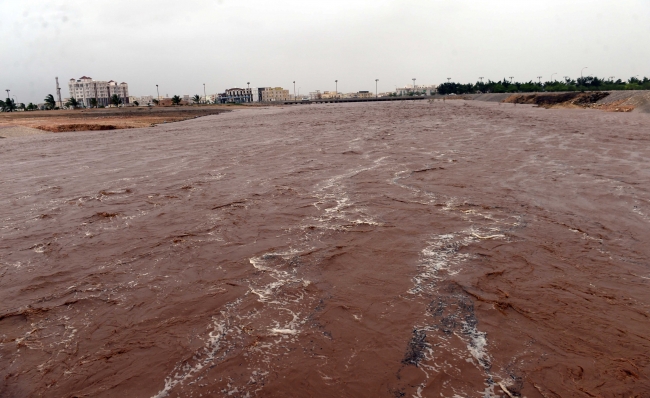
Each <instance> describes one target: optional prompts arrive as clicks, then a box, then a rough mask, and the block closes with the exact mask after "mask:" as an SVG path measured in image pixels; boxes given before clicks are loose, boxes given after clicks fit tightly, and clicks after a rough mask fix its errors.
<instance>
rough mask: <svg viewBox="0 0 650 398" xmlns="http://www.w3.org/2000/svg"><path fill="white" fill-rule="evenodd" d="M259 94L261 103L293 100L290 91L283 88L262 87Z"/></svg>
mask: <svg viewBox="0 0 650 398" xmlns="http://www.w3.org/2000/svg"><path fill="white" fill-rule="evenodd" d="M258 92H259V101H261V102H275V101H289V100H290V99H291V96H290V95H289V90H285V89H283V88H282V87H261V88H259V89H258Z"/></svg>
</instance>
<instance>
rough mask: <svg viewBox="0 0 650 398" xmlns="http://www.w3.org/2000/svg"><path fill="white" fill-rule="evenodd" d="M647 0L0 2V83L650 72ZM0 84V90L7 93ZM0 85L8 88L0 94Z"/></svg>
mask: <svg viewBox="0 0 650 398" xmlns="http://www.w3.org/2000/svg"><path fill="white" fill-rule="evenodd" d="M649 21H650V1H648V0H617V1H613V0H543V1H542V0H481V1H478V0H453V1H452V0H326V1H325V0H322V1H316V0H220V1H219V0H185V1H179V0H174V1H168V0H155V1H154V0H138V1H132V0H129V1H126V0H114V1H88V0H85V1H78V0H65V1H61V0H48V1H42V0H20V1H16V0H0V37H2V40H0V86H1V87H0V89H2V90H4V89H11V95H12V96H14V95H15V96H16V99H17V101H18V102H25V103H27V102H30V101H31V102H42V100H43V98H44V97H45V95H47V94H49V93H52V94H54V92H55V89H54V88H55V86H54V77H55V76H58V77H59V79H60V81H61V82H62V83H63V85H62V95H63V96H64V97H67V96H68V89H67V80H69V79H70V78H73V77H74V78H79V77H81V76H83V75H87V76H90V77H92V78H94V79H96V80H110V79H113V80H117V81H120V82H122V81H126V82H127V83H129V89H130V93H131V95H150V94H152V95H155V89H156V87H155V85H156V84H159V85H160V88H161V93H160V94H161V95H165V94H169V95H170V96H171V95H174V94H180V95H182V94H197V93H201V94H202V91H203V83H205V84H206V86H207V91H208V93H215V92H220V91H223V90H224V89H225V88H228V87H235V86H245V85H246V82H251V86H254V87H259V86H282V87H285V88H289V89H290V90H293V84H292V81H293V80H296V82H297V83H296V88H299V89H300V92H301V93H307V92H309V91H313V90H316V89H320V90H333V89H334V80H335V79H338V80H339V91H344V92H350V91H358V90H373V91H374V83H375V79H379V91H388V90H393V89H394V88H395V86H403V85H405V84H409V83H411V78H417V83H418V84H424V83H428V84H434V83H440V82H442V81H445V80H446V78H447V77H451V78H452V79H453V80H455V81H462V82H470V81H471V82H474V81H477V80H478V77H479V76H483V77H485V78H486V79H488V78H489V79H493V80H497V79H501V78H503V77H506V76H514V77H515V79H516V80H526V81H527V80H536V77H537V76H544V79H550V77H551V74H552V73H557V75H555V77H556V78H557V77H561V76H565V75H568V76H572V77H576V76H580V70H581V69H582V67H585V66H587V67H588V69H587V70H585V74H593V75H598V76H616V77H622V78H628V77H630V76H635V75H641V76H644V75H647V76H650V45H648V38H650V22H649ZM3 94H4V93H3ZM3 97H4V96H3Z"/></svg>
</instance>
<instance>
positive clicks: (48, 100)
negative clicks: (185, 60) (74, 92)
mask: <svg viewBox="0 0 650 398" xmlns="http://www.w3.org/2000/svg"><path fill="white" fill-rule="evenodd" d="M171 100H172V104H174V105H180V103H181V101H182V98H181V97H180V96H179V95H175V96H173V97H172V99H171ZM192 101H193V102H194V103H196V104H199V103H200V102H201V97H200V96H199V95H198V94H196V95H195V96H194V97H192ZM43 102H44V103H45V109H59V108H58V107H57V106H56V100H55V99H54V95H52V94H48V95H47V96H45V99H44V100H43ZM110 102H111V104H113V105H115V106H120V105H121V104H122V103H123V101H122V98H120V97H119V96H118V95H117V94H113V95H112V96H111V99H110ZM153 103H154V104H155V105H158V103H159V101H158V100H157V99H154V100H153ZM133 104H134V105H135V106H139V105H140V104H139V103H138V101H134V103H133ZM64 105H65V106H66V107H68V108H72V109H76V108H78V107H79V106H81V104H80V103H79V101H78V100H77V99H76V98H70V99H69V100H68V101H67V102H66V103H65V104H64ZM90 106H91V107H92V108H98V107H103V106H101V105H99V106H98V102H97V98H91V99H90ZM18 109H22V110H27V111H31V110H37V109H38V106H36V105H34V104H32V103H31V102H30V103H29V105H27V106H25V104H16V103H15V102H14V100H13V99H11V98H7V99H6V100H5V101H2V100H0V111H2V112H13V111H16V110H18Z"/></svg>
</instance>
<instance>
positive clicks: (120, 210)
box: [0, 101, 650, 398]
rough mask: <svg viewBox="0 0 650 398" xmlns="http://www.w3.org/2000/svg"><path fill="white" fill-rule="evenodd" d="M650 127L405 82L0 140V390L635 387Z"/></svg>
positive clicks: (359, 392) (541, 390) (626, 392)
mask: <svg viewBox="0 0 650 398" xmlns="http://www.w3.org/2000/svg"><path fill="white" fill-rule="evenodd" d="M649 131H650V117H648V115H645V114H636V113H608V112H593V111H591V110H567V109H562V110H560V109H544V108H538V107H533V106H531V105H518V106H512V105H511V106H507V105H504V104H498V103H487V102H478V101H450V102H445V103H443V102H442V101H436V102H432V103H427V102H424V101H413V102H402V103H358V104H331V105H312V106H304V107H287V108H274V109H257V110H240V111H236V112H231V113H227V114H223V115H219V116H208V117H204V118H200V119H196V120H188V121H184V122H180V123H174V124H168V125H158V126H156V127H153V128H146V129H130V130H119V131H110V132H101V131H99V132H89V133H87V134H74V133H61V134H45V135H40V136H32V137H24V138H22V139H20V140H0V170H1V174H0V211H1V214H0V215H1V217H0V220H1V224H0V358H1V359H2V360H1V361H0V396H2V397H5V396H7V397H41V396H42V397H60V396H65V397H71V396H78V397H82V396H83V397H115V396H125V397H167V396H168V397H199V396H203V397H206V396H210V397H252V396H258V397H332V396H334V397H440V396H443V397H477V398H478V397H480V398H484V397H514V396H526V397H528V398H539V397H545V398H550V397H553V398H556V397H648V396H649V395H650V354H649V353H650V327H649V326H648V325H650V265H649V263H648V258H650V244H649V243H650V242H649V239H650V238H649V237H650V169H649V168H648V167H647V166H648V163H647V162H648V161H647V159H648V158H650V146H649V145H648V144H649V143H650V136H649Z"/></svg>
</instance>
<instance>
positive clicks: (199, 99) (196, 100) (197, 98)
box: [192, 94, 201, 104]
mask: <svg viewBox="0 0 650 398" xmlns="http://www.w3.org/2000/svg"><path fill="white" fill-rule="evenodd" d="M192 101H194V103H195V104H198V103H199V102H201V97H199V95H198V94H196V95H194V97H192Z"/></svg>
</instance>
